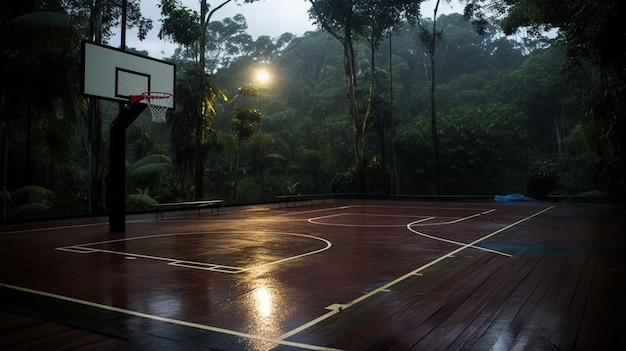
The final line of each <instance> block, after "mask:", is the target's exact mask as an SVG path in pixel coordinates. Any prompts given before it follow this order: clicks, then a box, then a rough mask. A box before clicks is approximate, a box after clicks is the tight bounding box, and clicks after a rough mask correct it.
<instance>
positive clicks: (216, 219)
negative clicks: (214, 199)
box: [0, 200, 626, 350]
mask: <svg viewBox="0 0 626 351" xmlns="http://www.w3.org/2000/svg"><path fill="white" fill-rule="evenodd" d="M106 221H107V218H91V219H77V220H64V221H54V222H47V223H43V222H42V223H33V224H19V225H18V224H16V225H12V226H8V225H6V226H3V227H0V231H1V233H0V243H1V249H0V250H1V255H0V262H1V264H2V266H1V267H2V270H1V273H0V294H1V296H2V306H1V308H2V309H4V310H9V311H11V312H15V313H20V314H22V315H27V316H34V317H36V318H42V319H45V320H49V321H54V322H57V323H61V324H64V325H70V326H72V327H76V328H81V329H85V330H88V331H90V332H97V333H102V334H105V335H109V336H112V337H115V338H119V339H120V343H119V344H118V345H117V346H116V347H117V349H170V350H171V349H198V350H207V349H209V350H210V349H218V350H270V349H279V350H281V349H284V350H292V349H293V350H296V349H345V350H366V349H370V350H386V349H395V350H408V349H415V350H424V349H476V350H483V349H500V350H511V349H554V348H557V349H568V350H569V349H580V350H585V349H606V350H611V349H616V348H622V349H623V346H626V343H625V339H624V336H623V335H622V334H623V331H624V326H625V324H624V321H625V316H624V313H623V312H624V310H625V300H626V298H625V295H624V293H626V291H625V290H624V287H625V283H624V278H625V277H626V274H625V271H624V270H625V268H624V267H625V266H624V263H625V262H624V261H625V260H624V252H625V251H624V242H625V240H624V232H623V229H624V226H623V220H622V219H621V217H620V216H619V214H618V213H616V212H615V209H612V208H610V207H607V206H600V205H571V204H549V203H528V204H526V203H525V204H498V203H476V204H470V203H420V202H397V201H383V200H378V201H374V200H370V201H358V202H357V201H354V202H349V201H341V202H336V203H328V202H327V203H325V204H319V205H307V206H299V207H290V208H278V205H277V204H267V205H258V206H249V207H229V208H227V209H226V210H225V211H223V212H221V213H219V214H209V213H204V214H200V215H198V214H196V213H191V212H190V213H189V215H185V214H184V213H181V212H176V213H166V214H165V216H164V219H155V217H154V215H153V214H145V215H133V216H127V225H126V231H125V232H124V233H110V232H109V227H108V224H107V222H106ZM0 335H4V334H0ZM2 345H3V344H2V341H1V340H0V346H2Z"/></svg>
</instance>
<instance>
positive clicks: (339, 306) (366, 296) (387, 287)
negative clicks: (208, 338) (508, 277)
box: [280, 205, 554, 339]
mask: <svg viewBox="0 0 626 351" xmlns="http://www.w3.org/2000/svg"><path fill="white" fill-rule="evenodd" d="M553 208H554V205H552V206H549V207H546V208H544V209H542V210H540V211H538V212H535V213H533V214H531V215H529V216H526V217H524V218H522V219H520V220H518V221H516V222H513V223H511V224H509V225H507V226H505V227H503V228H500V229H498V230H496V231H493V232H491V233H489V234H487V235H485V236H483V237H481V238H479V239H476V240H474V241H472V242H471V243H468V244H465V245H463V246H461V247H459V248H457V249H455V250H452V251H450V252H448V253H446V254H443V255H442V256H440V257H438V258H436V259H434V260H432V261H430V262H428V263H426V264H424V265H422V266H420V267H418V268H416V269H414V270H412V271H410V272H408V273H406V274H404V275H402V276H400V277H398V278H396V279H395V280H392V281H391V282H389V283H387V284H384V285H382V286H380V287H378V288H376V289H374V290H372V291H370V292H368V293H366V294H363V295H361V296H359V297H358V298H356V299H354V300H352V301H350V302H348V303H345V304H333V305H331V306H335V307H337V308H333V309H332V310H331V311H330V312H327V313H325V314H323V315H321V316H319V317H317V318H315V319H313V320H312V321H310V322H308V323H305V324H303V325H301V326H300V327H297V328H295V329H293V330H291V331H289V332H287V333H285V334H283V335H281V336H280V338H281V339H287V338H289V337H292V336H294V335H296V334H298V333H300V332H302V331H304V330H306V329H308V328H310V327H312V326H314V325H316V324H318V323H320V322H322V321H324V320H326V319H328V318H330V317H333V316H334V315H336V314H338V313H341V311H342V310H345V309H346V308H349V307H352V306H354V305H356V304H358V303H360V302H362V301H365V300H367V299H369V298H370V297H372V296H374V295H376V294H378V293H380V292H387V291H390V288H391V287H392V286H394V285H396V284H398V283H400V282H402V281H404V280H406V279H408V278H411V277H415V276H417V275H418V274H419V273H420V272H421V271H423V270H425V269H427V268H429V267H431V266H434V265H436V264H437V263H439V262H441V261H443V260H445V259H446V258H451V257H454V255H455V254H457V253H459V252H461V251H463V250H465V249H467V248H471V247H472V246H474V245H476V244H477V243H479V242H481V241H484V240H487V239H489V238H491V237H493V236H495V235H497V234H499V233H502V232H503V231H506V230H508V229H510V228H513V227H515V226H517V225H519V224H521V223H523V222H525V221H528V220H530V219H532V218H534V217H537V216H539V215H541V214H543V213H545V212H547V211H549V210H551V209H553Z"/></svg>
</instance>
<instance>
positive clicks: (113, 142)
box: [108, 103, 148, 232]
mask: <svg viewBox="0 0 626 351" xmlns="http://www.w3.org/2000/svg"><path fill="white" fill-rule="evenodd" d="M147 106H148V105H146V104H144V103H136V104H131V105H126V106H125V107H124V109H123V110H122V111H121V112H120V114H119V115H118V116H117V118H115V120H113V122H111V127H110V130H109V137H110V140H109V153H110V155H109V182H108V183H109V187H108V194H109V231H110V232H123V231H125V230H126V128H128V126H130V124H131V123H133V121H134V120H135V119H136V118H137V117H138V116H139V115H140V114H141V112H143V110H144V109H145V108H146V107H147Z"/></svg>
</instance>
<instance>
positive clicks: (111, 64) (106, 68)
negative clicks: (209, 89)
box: [82, 40, 176, 109]
mask: <svg viewBox="0 0 626 351" xmlns="http://www.w3.org/2000/svg"><path fill="white" fill-rule="evenodd" d="M82 69H83V70H82V94H83V95H85V96H89V97H94V98H99V99H105V100H111V101H120V102H128V101H129V97H130V95H141V94H142V93H144V92H157V91H158V92H166V93H171V94H173V93H174V82H175V81H176V65H174V64H173V63H169V62H166V61H161V60H157V59H154V58H150V57H146V56H141V55H138V54H135V53H131V52H127V51H122V50H119V49H115V48H112V47H109V46H105V45H100V44H95V43H92V42H89V41H86V40H85V41H83V45H82ZM167 107H169V108H172V109H173V108H175V106H174V99H172V100H171V102H170V103H169V106H167Z"/></svg>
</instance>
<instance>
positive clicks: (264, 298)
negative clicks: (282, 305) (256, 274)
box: [254, 287, 272, 317]
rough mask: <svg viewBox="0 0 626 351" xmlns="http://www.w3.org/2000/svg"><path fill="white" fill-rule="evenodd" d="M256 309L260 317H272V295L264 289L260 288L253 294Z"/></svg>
mask: <svg viewBox="0 0 626 351" xmlns="http://www.w3.org/2000/svg"><path fill="white" fill-rule="evenodd" d="M254 297H255V300H256V309H257V312H258V313H259V316H261V317H269V316H271V315H272V293H271V292H270V291H269V289H267V288H266V287H260V288H258V289H256V291H255V292H254Z"/></svg>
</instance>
